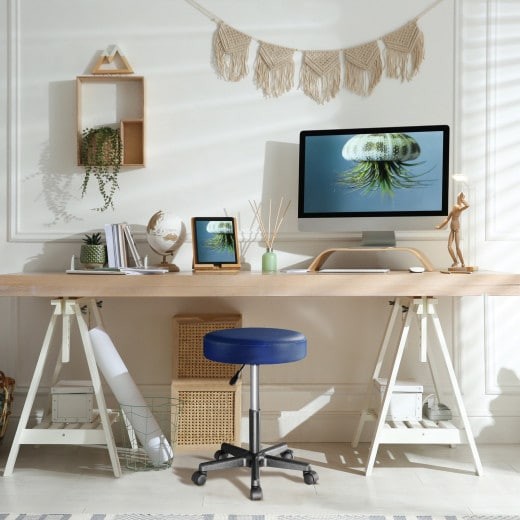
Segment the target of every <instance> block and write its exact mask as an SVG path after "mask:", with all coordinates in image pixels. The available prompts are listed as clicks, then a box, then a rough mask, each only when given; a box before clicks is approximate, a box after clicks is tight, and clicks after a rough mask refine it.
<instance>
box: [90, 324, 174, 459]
mask: <svg viewBox="0 0 520 520" xmlns="http://www.w3.org/2000/svg"><path fill="white" fill-rule="evenodd" d="M89 335H90V340H91V342H92V349H93V350H94V357H95V358H96V363H97V365H98V367H99V369H100V370H101V373H102V374H103V377H104V378H105V379H106V382H107V383H108V385H109V386H110V388H111V390H112V392H113V394H114V396H115V398H116V399H117V401H118V402H119V404H120V406H121V408H122V409H123V411H124V412H125V415H126V416H127V419H128V421H129V422H130V424H131V425H132V428H133V429H134V432H135V435H136V436H137V438H138V439H139V442H140V443H141V445H142V446H143V448H144V450H145V451H146V454H147V455H148V457H149V458H150V461H151V462H152V464H153V465H154V466H161V465H163V464H165V463H167V462H169V461H170V460H171V459H172V458H173V450H172V448H171V446H170V443H169V442H168V439H167V438H166V437H165V436H164V434H163V433H162V431H161V428H160V426H159V424H158V423H157V421H156V419H155V417H154V416H153V414H152V411H151V410H150V408H149V407H148V405H147V403H146V401H145V400H144V398H143V396H142V394H141V392H140V391H139V388H138V387H137V385H136V384H135V382H134V380H133V379H132V376H131V375H130V374H129V373H128V369H127V368H126V366H125V364H124V362H123V360H122V359H121V356H120V355H119V354H118V352H117V350H116V347H115V346H114V344H113V343H112V340H111V339H110V337H109V335H108V334H107V333H106V332H105V331H104V330H102V329H100V328H97V327H96V328H93V329H90V330H89Z"/></svg>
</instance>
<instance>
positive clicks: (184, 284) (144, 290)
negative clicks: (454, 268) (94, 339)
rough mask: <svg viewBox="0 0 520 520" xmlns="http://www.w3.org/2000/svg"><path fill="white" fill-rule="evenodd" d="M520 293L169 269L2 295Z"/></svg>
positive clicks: (466, 282)
mask: <svg viewBox="0 0 520 520" xmlns="http://www.w3.org/2000/svg"><path fill="white" fill-rule="evenodd" d="M481 295H490V296H518V295H520V274H512V273H494V272H484V271H478V272H476V273H472V274H444V273H440V272H424V273H418V274H415V273H409V272H407V271H406V272H403V271H392V272H389V273H362V274H359V273H352V274H350V273H348V274H345V273H341V274H338V273H327V274H320V273H276V274H262V273H256V272H237V273H196V274H195V273H191V272H181V273H168V274H161V275H125V276H123V275H121V276H117V275H106V276H105V275H81V274H65V273H23V274H5V275H0V296H33V297H46V298H57V297H88V298H92V297H99V296H103V297H121V298H139V297H157V298H163V297H164V298H188V297H189V298H191V297H204V298H211V297H241V296H245V297H263V296H279V297H298V296H327V297H350V296H356V297H357V296H434V297H440V296H481Z"/></svg>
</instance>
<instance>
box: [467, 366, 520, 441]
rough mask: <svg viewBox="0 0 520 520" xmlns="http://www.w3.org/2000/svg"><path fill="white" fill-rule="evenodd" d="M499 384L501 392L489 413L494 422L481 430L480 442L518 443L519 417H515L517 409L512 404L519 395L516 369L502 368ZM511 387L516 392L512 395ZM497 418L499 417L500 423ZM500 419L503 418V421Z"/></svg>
mask: <svg viewBox="0 0 520 520" xmlns="http://www.w3.org/2000/svg"><path fill="white" fill-rule="evenodd" d="M497 385H498V387H499V388H500V393H499V394H498V396H497V397H496V398H495V399H493V400H492V401H491V402H490V403H489V415H490V417H491V418H492V422H491V424H490V425H489V426H486V427H485V428H483V429H482V430H481V431H480V432H479V434H478V436H477V439H478V442H479V443H486V442H492V443H501V442H504V443H518V442H519V432H518V429H517V424H518V421H517V417H515V415H516V410H515V409H514V408H513V409H512V408H511V406H514V405H513V404H512V403H514V402H515V398H516V397H517V392H518V387H519V386H520V378H519V377H518V375H517V373H516V372H515V371H514V370H511V369H509V368H501V369H500V370H499V372H498V375H497ZM509 389H514V390H513V391H514V392H515V394H514V395H511V391H510V390H509ZM509 403H511V404H509ZM497 418H498V419H499V422H498V423H497ZM500 419H503V421H501V420H500ZM506 421H510V423H509V424H507V422H506ZM501 437H504V438H501Z"/></svg>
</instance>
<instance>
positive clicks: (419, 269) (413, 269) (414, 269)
mask: <svg viewBox="0 0 520 520" xmlns="http://www.w3.org/2000/svg"><path fill="white" fill-rule="evenodd" d="M408 270H409V271H410V272H411V273H424V267H421V266H418V265H415V266H412V267H409V268H408Z"/></svg>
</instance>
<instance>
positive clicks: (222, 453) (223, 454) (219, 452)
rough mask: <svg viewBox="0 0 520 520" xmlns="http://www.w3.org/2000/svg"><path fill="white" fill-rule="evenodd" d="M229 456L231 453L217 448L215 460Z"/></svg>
mask: <svg viewBox="0 0 520 520" xmlns="http://www.w3.org/2000/svg"><path fill="white" fill-rule="evenodd" d="M228 457H229V453H226V452H225V451H224V450H217V451H216V452H215V455H213V458H214V459H215V460H222V459H227V458H228Z"/></svg>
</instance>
